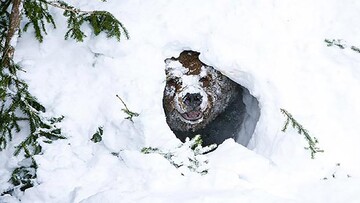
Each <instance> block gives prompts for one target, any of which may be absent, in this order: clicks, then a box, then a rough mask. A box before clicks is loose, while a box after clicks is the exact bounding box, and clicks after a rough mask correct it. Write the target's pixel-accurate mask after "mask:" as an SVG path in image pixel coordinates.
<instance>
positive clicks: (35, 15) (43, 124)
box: [0, 0, 129, 195]
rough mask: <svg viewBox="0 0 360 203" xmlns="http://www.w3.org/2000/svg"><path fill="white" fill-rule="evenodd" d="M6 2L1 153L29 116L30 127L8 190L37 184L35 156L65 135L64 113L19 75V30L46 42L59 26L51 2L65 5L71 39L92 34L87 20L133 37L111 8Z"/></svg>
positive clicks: (0, 20) (0, 60)
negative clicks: (53, 113) (49, 113)
mask: <svg viewBox="0 0 360 203" xmlns="http://www.w3.org/2000/svg"><path fill="white" fill-rule="evenodd" d="M0 3H1V6H0V153H1V151H2V150H5V149H8V146H9V142H11V141H12V139H13V137H14V136H17V135H19V133H20V131H22V128H21V127H20V122H26V123H27V125H28V127H29V129H30V130H29V134H28V135H27V136H26V137H25V138H24V140H23V141H21V142H20V144H18V145H17V146H16V147H15V149H14V156H18V155H21V156H23V157H24V159H23V160H22V161H21V162H19V164H18V167H17V168H14V170H13V172H12V176H11V178H10V180H9V182H10V183H12V185H13V187H11V188H8V190H7V191H4V192H2V191H0V195H3V194H12V193H13V192H14V191H19V190H20V191H24V190H26V189H28V188H30V187H32V186H34V185H35V184H37V182H36V171H37V168H38V165H37V163H36V160H35V159H34V156H35V155H39V154H41V153H42V147H41V143H51V142H52V141H54V140H57V139H65V136H64V135H63V134H62V133H61V129H60V128H59V127H57V126H56V125H57V123H59V122H61V120H62V119H63V118H64V117H63V116H61V117H58V118H56V117H53V118H48V117H46V116H44V113H45V112H46V109H45V107H44V106H43V105H42V104H41V103H40V102H39V101H38V100H37V99H36V98H35V97H34V96H33V95H32V94H31V93H30V92H29V91H28V85H27V84H26V82H25V81H24V80H22V79H21V78H19V77H18V74H17V73H18V71H23V70H22V69H21V67H20V66H19V65H18V64H16V63H15V62H14V61H13V56H14V52H15V47H14V41H16V38H17V36H19V34H20V33H21V32H26V31H27V30H28V28H29V26H32V27H33V28H34V32H35V37H36V39H37V40H38V41H39V42H42V41H43V36H44V35H46V34H47V32H46V24H50V25H52V26H53V27H54V28H56V23H55V20H54V18H53V16H52V15H51V14H50V12H49V6H52V7H56V8H59V9H62V10H63V15H64V17H65V18H67V23H68V31H67V32H66V33H65V39H68V38H73V39H75V40H76V41H83V39H84V38H85V37H86V35H85V34H84V32H83V31H82V30H81V26H82V25H83V24H84V23H87V24H89V25H90V26H91V27H92V29H93V32H94V34H95V35H98V34H100V33H101V32H104V33H106V35H107V36H108V37H115V38H116V39H117V40H120V37H121V36H122V34H124V35H125V38H127V39H128V38H129V34H128V32H127V30H126V28H125V27H124V26H123V25H122V23H121V22H120V21H118V20H117V19H116V18H115V17H114V16H113V15H112V14H111V13H109V12H107V11H82V10H80V9H78V8H75V7H73V6H71V5H69V4H67V3H66V2H64V1H46V0H0ZM21 21H24V27H20V22H21Z"/></svg>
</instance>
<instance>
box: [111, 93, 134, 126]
mask: <svg viewBox="0 0 360 203" xmlns="http://www.w3.org/2000/svg"><path fill="white" fill-rule="evenodd" d="M116 97H117V98H118V99H119V100H120V101H121V103H122V104H123V105H124V107H125V109H121V110H122V111H123V112H124V113H126V114H127V115H128V117H126V118H125V119H129V120H130V121H131V122H134V121H133V117H138V116H139V115H140V114H138V113H136V112H133V111H130V110H129V108H128V107H127V105H126V104H125V102H124V100H122V99H121V97H120V96H119V95H116Z"/></svg>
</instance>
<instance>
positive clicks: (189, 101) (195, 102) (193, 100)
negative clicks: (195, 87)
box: [183, 93, 202, 108]
mask: <svg viewBox="0 0 360 203" xmlns="http://www.w3.org/2000/svg"><path fill="white" fill-rule="evenodd" d="M183 101H184V103H185V104H186V105H187V106H189V107H192V108H196V107H198V106H200V104H201V102H202V96H201V95H200V94H199V93H195V94H190V93H187V94H186V95H185V97H184V100H183Z"/></svg>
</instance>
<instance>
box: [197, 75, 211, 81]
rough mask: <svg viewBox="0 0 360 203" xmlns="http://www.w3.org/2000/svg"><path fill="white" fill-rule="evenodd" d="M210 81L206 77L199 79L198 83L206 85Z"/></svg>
mask: <svg viewBox="0 0 360 203" xmlns="http://www.w3.org/2000/svg"><path fill="white" fill-rule="evenodd" d="M209 81H210V78H209V77H208V76H205V77H202V78H200V80H199V82H202V83H207V82H209Z"/></svg>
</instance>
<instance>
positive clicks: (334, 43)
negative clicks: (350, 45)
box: [324, 39, 346, 49]
mask: <svg viewBox="0 0 360 203" xmlns="http://www.w3.org/2000/svg"><path fill="white" fill-rule="evenodd" d="M324 41H325V43H326V44H327V46H328V47H331V46H337V47H339V48H340V49H345V48H346V45H345V43H344V42H343V40H341V39H336V40H335V39H333V40H330V39H325V40H324Z"/></svg>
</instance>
